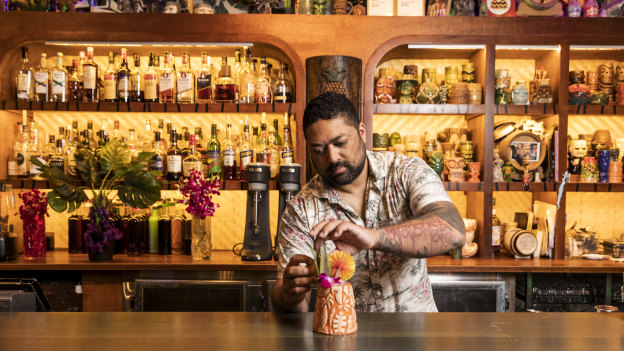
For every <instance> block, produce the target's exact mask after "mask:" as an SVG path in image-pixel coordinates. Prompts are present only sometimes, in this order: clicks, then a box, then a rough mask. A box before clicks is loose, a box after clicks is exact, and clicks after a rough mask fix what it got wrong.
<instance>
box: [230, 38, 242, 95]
mask: <svg viewBox="0 0 624 351" xmlns="http://www.w3.org/2000/svg"><path fill="white" fill-rule="evenodd" d="M242 68H243V65H242V63H241V51H240V49H236V51H234V66H233V67H232V79H234V85H235V86H236V94H235V101H236V102H238V99H239V96H240V73H241V70H242Z"/></svg>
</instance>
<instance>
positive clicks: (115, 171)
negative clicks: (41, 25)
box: [30, 139, 162, 260]
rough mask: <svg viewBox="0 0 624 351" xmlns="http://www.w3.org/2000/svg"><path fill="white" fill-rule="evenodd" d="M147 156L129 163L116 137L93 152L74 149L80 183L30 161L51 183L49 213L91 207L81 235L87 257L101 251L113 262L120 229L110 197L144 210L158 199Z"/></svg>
mask: <svg viewBox="0 0 624 351" xmlns="http://www.w3.org/2000/svg"><path fill="white" fill-rule="evenodd" d="M152 155H153V153H152V152H140V153H138V155H137V156H136V158H135V159H134V160H132V159H131V153H130V150H128V147H127V146H126V145H125V143H123V142H122V141H121V140H120V139H113V140H110V141H109V142H107V143H106V144H105V145H100V146H99V147H98V148H96V149H93V148H91V147H82V148H79V149H78V150H77V151H76V153H75V156H74V157H75V162H76V169H75V173H76V176H78V177H79V178H80V179H81V180H82V183H83V185H77V184H75V183H74V180H73V179H71V178H70V177H69V176H68V175H66V174H65V173H64V172H63V171H62V170H60V169H59V168H55V167H50V166H48V165H45V164H43V163H42V162H41V161H40V160H38V159H36V158H34V157H33V158H31V159H30V162H32V163H33V164H35V165H36V166H38V167H39V169H40V170H41V172H42V174H41V175H42V176H43V177H44V178H46V179H48V180H49V181H50V185H51V186H52V188H53V190H52V191H50V192H49V193H48V195H47V199H48V204H49V205H50V207H51V208H52V209H53V210H55V211H56V212H64V211H67V212H68V213H71V212H73V211H75V210H76V209H78V208H79V207H80V206H81V204H82V203H83V202H85V201H89V202H90V203H91V205H92V206H91V208H90V210H89V219H90V222H89V226H88V228H87V230H86V231H85V233H84V240H85V242H86V244H87V248H88V250H89V257H90V259H92V260H93V257H94V256H95V255H98V254H101V253H102V252H104V251H106V252H107V253H108V252H110V254H108V255H109V256H110V259H112V249H113V245H114V243H115V240H118V239H120V238H121V231H120V230H119V228H116V227H115V226H114V225H113V222H112V221H111V219H110V214H111V211H112V204H113V201H114V200H115V198H119V200H121V202H123V203H124V204H125V205H126V206H130V207H134V208H147V207H149V206H151V205H152V204H154V203H155V202H156V201H158V200H160V181H159V180H158V178H157V177H158V176H161V175H162V173H161V172H159V171H150V170H148V165H149V162H150V158H151V156H152ZM100 256H101V255H100ZM106 258H108V257H106ZM106 258H104V259H102V260H107V259H106Z"/></svg>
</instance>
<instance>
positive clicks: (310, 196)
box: [278, 151, 451, 312]
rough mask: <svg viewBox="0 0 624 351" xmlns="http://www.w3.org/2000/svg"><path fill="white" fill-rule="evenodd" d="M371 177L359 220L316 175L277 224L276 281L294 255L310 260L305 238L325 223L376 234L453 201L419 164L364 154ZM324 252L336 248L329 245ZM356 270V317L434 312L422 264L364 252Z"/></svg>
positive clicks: (386, 154) (308, 241)
mask: <svg viewBox="0 0 624 351" xmlns="http://www.w3.org/2000/svg"><path fill="white" fill-rule="evenodd" d="M367 157H368V167H369V173H368V174H369V177H368V184H367V195H366V198H365V201H366V210H365V217H366V218H360V216H359V215H358V214H357V213H356V212H355V211H354V210H353V209H352V208H351V207H350V206H349V205H348V204H347V203H346V202H345V201H344V200H343V199H342V198H341V197H340V195H339V194H338V193H337V192H336V191H335V190H334V189H333V188H332V187H331V186H330V185H328V184H327V183H326V182H325V181H324V180H323V178H321V177H320V176H319V175H317V176H315V177H314V178H312V180H310V182H308V183H307V184H306V185H305V186H304V187H303V188H302V190H301V192H299V194H297V196H295V197H294V198H293V199H292V200H291V201H290V203H289V204H288V206H287V207H286V210H285V211H284V215H283V216H282V220H281V223H280V229H279V230H280V236H279V244H280V248H281V256H280V262H279V267H278V277H280V278H281V277H282V276H283V272H284V268H286V265H287V263H288V261H289V260H290V258H291V257H292V256H293V255H295V254H304V255H307V256H312V252H311V249H310V245H312V244H313V238H312V237H310V235H309V234H308V233H309V232H310V230H311V229H312V228H313V227H314V225H316V224H317V223H319V222H321V221H323V220H330V219H339V220H344V221H350V222H353V223H355V224H357V225H360V226H363V227H366V228H377V227H384V226H388V225H393V224H397V223H401V222H404V221H406V220H409V219H413V218H415V217H416V213H417V212H418V211H419V210H420V209H422V208H423V207H424V206H426V205H428V204H430V203H432V202H436V201H449V202H450V201H451V200H450V198H449V196H448V194H447V193H446V191H445V190H444V186H443V184H442V182H441V180H440V177H438V175H437V174H436V173H435V171H433V169H431V168H430V167H429V166H428V165H427V164H426V163H425V162H424V161H423V160H421V159H420V158H411V157H406V156H403V155H399V154H397V153H390V152H371V151H367ZM327 245H328V250H329V251H330V252H331V251H333V250H335V245H334V243H333V242H331V241H327ZM353 258H354V259H355V263H356V270H355V274H354V276H353V277H352V278H351V279H350V280H349V282H350V283H351V284H352V285H353V289H354V294H355V305H356V306H355V308H356V310H357V311H360V312H401V311H408V312H436V311H437V308H436V305H435V301H434V300H433V295H432V292H431V283H430V281H429V277H428V275H427V266H426V259H415V258H407V257H402V256H395V255H390V254H386V253H383V252H379V251H376V250H363V251H360V252H358V253H357V254H356V255H355V256H354V257H353Z"/></svg>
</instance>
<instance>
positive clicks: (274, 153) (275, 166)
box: [268, 126, 281, 180]
mask: <svg viewBox="0 0 624 351" xmlns="http://www.w3.org/2000/svg"><path fill="white" fill-rule="evenodd" d="M275 134H276V133H275V127H273V126H269V138H268V142H269V147H268V148H269V155H270V158H269V167H270V170H271V179H274V180H275V179H277V176H278V174H279V165H280V156H281V153H280V151H281V150H280V146H279V145H277V139H276V138H275Z"/></svg>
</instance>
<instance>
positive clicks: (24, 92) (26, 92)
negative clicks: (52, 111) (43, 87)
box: [15, 46, 33, 101]
mask: <svg viewBox="0 0 624 351" xmlns="http://www.w3.org/2000/svg"><path fill="white" fill-rule="evenodd" d="M32 80H33V73H32V71H31V70H30V68H29V67H28V48H27V47H25V46H24V47H22V65H21V66H20V68H19V70H18V71H17V75H16V77H15V87H16V89H15V90H16V97H17V101H30V100H32V98H33V96H32V94H33V89H32Z"/></svg>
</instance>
